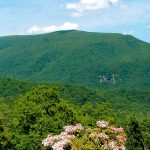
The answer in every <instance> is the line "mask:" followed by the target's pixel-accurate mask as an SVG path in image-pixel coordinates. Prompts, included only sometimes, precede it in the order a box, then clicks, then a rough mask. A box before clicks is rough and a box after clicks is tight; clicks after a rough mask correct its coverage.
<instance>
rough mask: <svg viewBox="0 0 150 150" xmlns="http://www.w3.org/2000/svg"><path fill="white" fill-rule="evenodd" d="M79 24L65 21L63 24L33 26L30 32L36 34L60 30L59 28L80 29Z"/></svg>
mask: <svg viewBox="0 0 150 150" xmlns="http://www.w3.org/2000/svg"><path fill="white" fill-rule="evenodd" d="M78 28H79V25H78V24H76V23H70V22H65V23H64V24H62V25H59V26H57V25H52V26H48V27H37V26H33V27H31V28H30V29H29V30H28V33H30V34H34V33H48V32H54V31H59V30H72V29H75V30H76V29H78Z"/></svg>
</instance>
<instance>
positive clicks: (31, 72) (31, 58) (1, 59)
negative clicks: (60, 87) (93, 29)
mask: <svg viewBox="0 0 150 150" xmlns="http://www.w3.org/2000/svg"><path fill="white" fill-rule="evenodd" d="M149 60H150V44H149V43H146V42H143V41H140V40H138V39H136V38H135V37H133V36H130V35H122V34H114V33H112V34H111V33H110V34H108V33H90V32H83V31H74V30H71V31H58V32H53V33H48V34H41V35H30V36H8V37H1V38H0V75H1V76H8V77H13V78H16V79H23V80H32V81H36V82H37V81H39V82H43V83H44V82H49V83H59V84H62V83H63V84H76V85H84V86H90V87H142V88H144V87H145V88H147V87H150V80H149V79H150V61H149Z"/></svg>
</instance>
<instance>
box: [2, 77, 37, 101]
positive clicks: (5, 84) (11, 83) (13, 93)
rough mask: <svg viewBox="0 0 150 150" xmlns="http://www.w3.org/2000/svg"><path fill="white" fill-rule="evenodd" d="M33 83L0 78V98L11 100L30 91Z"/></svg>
mask: <svg viewBox="0 0 150 150" xmlns="http://www.w3.org/2000/svg"><path fill="white" fill-rule="evenodd" d="M33 86H34V84H33V83H30V82H23V81H18V80H14V79H10V78H6V77H5V78H4V77H3V78H2V77H0V97H4V98H7V99H12V98H14V97H17V96H18V95H19V94H24V93H25V92H27V91H29V90H31V88H32V87H33Z"/></svg>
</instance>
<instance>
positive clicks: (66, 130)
mask: <svg viewBox="0 0 150 150" xmlns="http://www.w3.org/2000/svg"><path fill="white" fill-rule="evenodd" d="M72 130H73V126H71V125H68V126H65V127H64V131H65V132H67V133H69V132H72Z"/></svg>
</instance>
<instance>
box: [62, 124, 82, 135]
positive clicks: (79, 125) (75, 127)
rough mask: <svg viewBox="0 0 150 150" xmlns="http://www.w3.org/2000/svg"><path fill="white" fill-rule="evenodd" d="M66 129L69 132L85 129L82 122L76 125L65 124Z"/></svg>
mask: <svg viewBox="0 0 150 150" xmlns="http://www.w3.org/2000/svg"><path fill="white" fill-rule="evenodd" d="M64 130H65V132H67V133H74V132H76V131H82V130H83V127H82V125H81V124H76V125H75V126H71V125H69V126H65V127H64Z"/></svg>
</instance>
